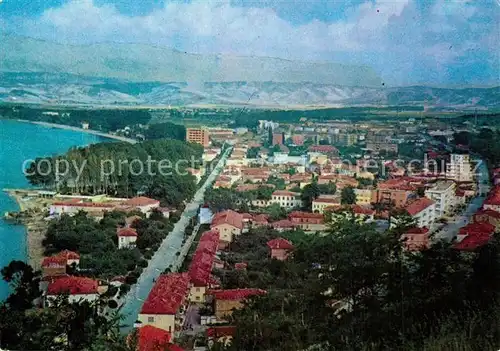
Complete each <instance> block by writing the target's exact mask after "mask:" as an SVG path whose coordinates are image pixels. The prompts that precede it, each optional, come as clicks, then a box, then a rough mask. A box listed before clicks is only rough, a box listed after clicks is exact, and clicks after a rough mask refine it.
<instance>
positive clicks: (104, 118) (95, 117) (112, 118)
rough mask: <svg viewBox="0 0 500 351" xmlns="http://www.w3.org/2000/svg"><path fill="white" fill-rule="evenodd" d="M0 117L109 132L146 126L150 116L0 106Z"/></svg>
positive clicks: (135, 112)
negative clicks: (85, 124) (83, 124)
mask: <svg viewBox="0 0 500 351" xmlns="http://www.w3.org/2000/svg"><path fill="white" fill-rule="evenodd" d="M0 117H3V118H9V119H23V120H28V121H40V122H48V123H57V124H65V125H69V126H75V127H81V126H82V123H83V122H87V123H89V125H90V127H91V128H92V129H94V130H100V131H103V132H111V131H115V130H118V129H122V128H125V127H126V126H130V125H134V124H147V123H148V122H149V121H150V120H151V114H150V113H149V111H147V110H127V109H70V108H65V109H53V110H51V109H47V108H43V109H42V108H34V107H28V106H23V105H7V104H4V105H0Z"/></svg>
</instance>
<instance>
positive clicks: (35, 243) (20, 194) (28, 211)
mask: <svg viewBox="0 0 500 351" xmlns="http://www.w3.org/2000/svg"><path fill="white" fill-rule="evenodd" d="M3 191H4V192H5V193H7V195H8V196H9V197H10V198H12V199H13V200H14V201H15V202H16V204H17V206H18V208H19V210H18V211H9V213H17V214H19V215H20V218H19V219H18V221H19V222H18V223H14V225H22V226H24V228H25V231H26V233H25V235H26V261H27V263H28V264H29V265H30V266H32V267H33V269H35V270H38V269H40V267H41V262H42V259H43V257H44V256H45V255H44V247H43V245H42V242H43V240H44V239H45V235H46V233H47V228H48V223H47V221H45V220H44V216H43V213H44V211H45V206H43V204H42V202H43V201H44V199H30V198H28V199H26V197H27V194H28V192H29V191H30V190H28V189H3ZM7 222H8V220H7Z"/></svg>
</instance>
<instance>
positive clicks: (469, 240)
mask: <svg viewBox="0 0 500 351" xmlns="http://www.w3.org/2000/svg"><path fill="white" fill-rule="evenodd" d="M489 241H490V237H489V236H472V235H469V236H466V237H465V238H463V239H462V241H460V242H458V243H456V244H454V245H453V248H454V249H456V250H462V251H474V250H476V249H478V248H480V247H481V246H484V245H486V244H487V243H488V242H489Z"/></svg>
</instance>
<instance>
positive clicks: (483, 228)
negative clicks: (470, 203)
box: [458, 222, 495, 236]
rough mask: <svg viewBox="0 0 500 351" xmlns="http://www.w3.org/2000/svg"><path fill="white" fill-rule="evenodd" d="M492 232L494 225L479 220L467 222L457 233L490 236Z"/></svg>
mask: <svg viewBox="0 0 500 351" xmlns="http://www.w3.org/2000/svg"><path fill="white" fill-rule="evenodd" d="M494 232H495V226H494V225H493V224H490V223H486V222H480V223H469V224H467V225H466V226H464V227H462V228H460V230H459V231H458V234H459V235H468V236H490V235H491V234H493V233H494Z"/></svg>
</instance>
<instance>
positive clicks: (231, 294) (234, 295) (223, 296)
mask: <svg viewBox="0 0 500 351" xmlns="http://www.w3.org/2000/svg"><path fill="white" fill-rule="evenodd" d="M208 294H210V295H213V296H214V298H215V299H216V300H231V301H234V300H243V299H246V298H249V297H250V296H255V295H264V294H267V291H265V290H261V289H251V288H248V289H227V290H211V291H209V292H208Z"/></svg>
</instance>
